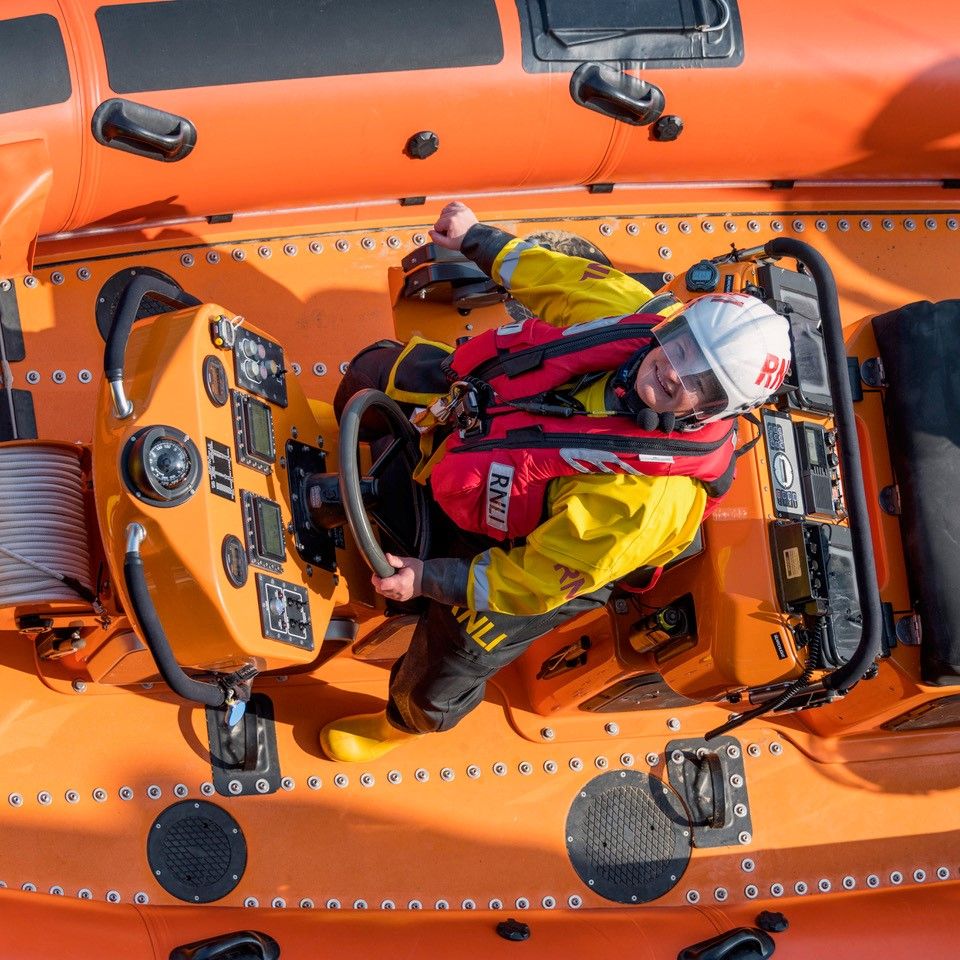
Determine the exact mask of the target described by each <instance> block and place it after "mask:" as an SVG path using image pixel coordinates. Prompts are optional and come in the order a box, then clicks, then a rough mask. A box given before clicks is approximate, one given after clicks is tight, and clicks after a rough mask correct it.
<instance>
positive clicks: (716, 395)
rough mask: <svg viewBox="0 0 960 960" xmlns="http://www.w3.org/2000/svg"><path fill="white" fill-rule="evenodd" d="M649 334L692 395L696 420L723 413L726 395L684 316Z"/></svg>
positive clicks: (667, 321)
mask: <svg viewBox="0 0 960 960" xmlns="http://www.w3.org/2000/svg"><path fill="white" fill-rule="evenodd" d="M653 335H654V337H655V338H656V340H657V343H659V344H660V347H661V349H662V350H663V352H664V354H665V355H666V358H667V360H668V361H669V362H670V365H671V366H672V367H673V369H674V370H675V371H676V372H677V376H678V377H679V378H680V382H681V383H682V384H683V388H684V390H686V391H687V392H688V393H691V394H693V395H695V396H696V401H695V402H694V407H693V413H694V415H695V416H696V417H697V419H698V420H706V419H708V418H709V417H712V416H714V415H715V414H717V413H720V412H722V411H724V410H726V407H727V392H726V390H724V389H723V387H722V386H721V385H720V381H719V380H718V379H717V376H716V374H715V373H714V372H713V369H712V368H711V366H710V363H709V361H708V360H707V358H706V357H705V356H704V354H703V351H702V350H701V349H700V347H699V345H698V344H697V341H696V339H695V337H694V336H693V332H692V331H691V330H690V326H689V324H688V323H687V319H686V317H684V316H683V315H682V314H681V315H680V316H679V317H677V318H676V319H673V320H666V321H664V322H663V323H660V324H658V325H657V326H656V327H654V329H653Z"/></svg>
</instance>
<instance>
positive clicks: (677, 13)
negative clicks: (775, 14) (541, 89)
mask: <svg viewBox="0 0 960 960" xmlns="http://www.w3.org/2000/svg"><path fill="white" fill-rule="evenodd" d="M517 8H518V11H519V14H520V28H521V36H522V40H523V66H524V69H525V70H526V71H527V72H529V73H539V72H543V71H554V70H557V71H561V70H570V69H574V68H576V67H577V66H578V65H579V64H581V63H583V62H585V61H589V60H593V61H619V62H624V61H627V62H632V63H634V64H637V63H639V64H649V65H650V66H656V67H691V66H698V67H735V66H738V65H739V64H740V63H742V61H743V29H742V27H741V25H740V13H739V10H738V9H737V0H517Z"/></svg>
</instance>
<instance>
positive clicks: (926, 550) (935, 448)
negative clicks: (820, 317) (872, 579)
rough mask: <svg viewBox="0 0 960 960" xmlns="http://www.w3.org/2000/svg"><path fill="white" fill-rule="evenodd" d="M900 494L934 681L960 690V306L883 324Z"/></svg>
mask: <svg viewBox="0 0 960 960" xmlns="http://www.w3.org/2000/svg"><path fill="white" fill-rule="evenodd" d="M873 329H874V332H875V333H876V336H877V344H878V345H879V348H880V356H881V358H882V360H883V366H884V370H885V377H886V381H887V384H888V386H887V389H886V391H885V393H884V412H885V415H886V420H887V439H888V442H889V446H890V458H891V460H892V461H893V469H894V473H895V474H896V477H897V484H898V486H899V489H900V505H901V514H900V529H901V532H902V534H903V541H904V546H905V548H906V553H907V571H908V574H909V576H910V583H911V595H912V597H913V599H914V601H915V603H916V607H917V612H918V613H919V615H920V620H921V623H922V625H923V633H922V640H921V651H920V654H921V657H920V659H921V672H922V677H923V680H924V682H926V683H932V684H938V685H944V686H956V685H960V547H958V544H960V511H957V510H956V508H955V504H956V484H957V477H958V476H960V368H958V366H957V357H960V300H945V301H943V302H942V303H930V302H928V301H922V302H918V303H911V304H908V305H907V306H905V307H901V308H900V309H899V310H893V311H891V312H890V313H885V314H882V315H881V316H878V317H875V318H874V320H873Z"/></svg>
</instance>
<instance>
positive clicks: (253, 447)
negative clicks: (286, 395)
mask: <svg viewBox="0 0 960 960" xmlns="http://www.w3.org/2000/svg"><path fill="white" fill-rule="evenodd" d="M244 408H245V409H244V426H245V427H246V430H245V433H246V441H247V452H248V453H250V454H252V455H253V456H255V457H260V459H262V460H266V461H268V462H270V463H272V462H273V459H274V455H275V454H274V449H273V423H272V417H271V415H270V408H269V407H267V406H266V405H264V404H262V403H258V402H257V401H256V400H250V399H249V398H248V399H247V402H246V403H245V404H244Z"/></svg>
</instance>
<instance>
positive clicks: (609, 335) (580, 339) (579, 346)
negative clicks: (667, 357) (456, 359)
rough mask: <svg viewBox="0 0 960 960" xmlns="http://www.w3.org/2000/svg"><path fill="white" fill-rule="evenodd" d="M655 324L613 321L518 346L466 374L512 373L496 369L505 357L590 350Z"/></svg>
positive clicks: (629, 337)
mask: <svg viewBox="0 0 960 960" xmlns="http://www.w3.org/2000/svg"><path fill="white" fill-rule="evenodd" d="M653 326H654V325H653V324H650V323H642V324H641V323H614V324H611V325H610V326H609V327H603V328H602V329H600V330H591V331H588V332H586V333H578V334H576V335H575V336H572V337H561V339H559V340H554V341H552V342H551V343H543V344H540V345H539V346H536V347H526V348H525V349H523V350H516V351H514V352H512V353H504V354H502V355H500V356H496V357H491V358H490V359H489V360H484V361H483V362H482V363H480V364H478V365H477V366H476V367H475V368H474V369H473V370H471V371H470V372H468V373H467V374H466V376H469V377H475V378H477V379H479V380H490V379H492V378H493V377H497V376H507V377H509V376H510V374H509V373H508V374H504V373H503V371H502V370H501V371H499V372H498V371H497V368H498V367H502V365H503V363H504V361H509V362H511V363H516V362H522V361H523V359H524V358H526V357H535V356H539V357H540V358H541V363H542V361H543V360H547V359H552V358H553V357H562V356H564V355H566V354H568V353H574V352H576V351H579V350H589V349H590V348H591V347H598V346H602V345H603V344H606V343H615V342H616V341H617V340H632V339H635V338H637V337H649V336H650V331H651V330H652V329H653ZM532 369H535V368H534V367H528V368H526V369H523V370H519V371H518V372H517V373H516V374H514V376H520V374H522V373H527V372H528V371H529V370H532Z"/></svg>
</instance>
